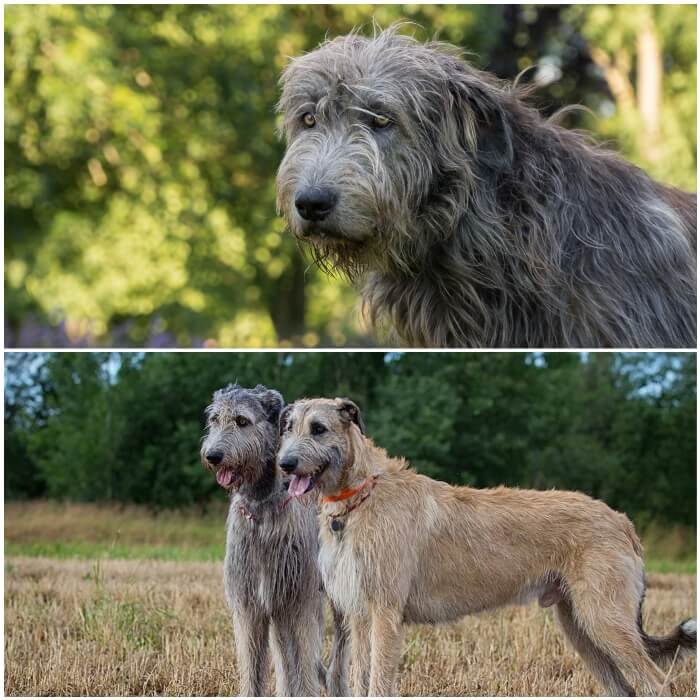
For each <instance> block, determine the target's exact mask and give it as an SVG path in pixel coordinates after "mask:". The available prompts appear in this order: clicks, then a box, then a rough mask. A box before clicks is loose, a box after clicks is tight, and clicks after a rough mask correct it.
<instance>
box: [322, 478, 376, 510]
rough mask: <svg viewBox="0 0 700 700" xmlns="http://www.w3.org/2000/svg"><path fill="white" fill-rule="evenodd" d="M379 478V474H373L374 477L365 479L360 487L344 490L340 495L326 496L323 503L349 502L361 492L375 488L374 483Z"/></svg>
mask: <svg viewBox="0 0 700 700" xmlns="http://www.w3.org/2000/svg"><path fill="white" fill-rule="evenodd" d="M378 478H379V474H373V475H372V476H370V477H368V478H367V479H365V480H364V481H363V482H362V483H361V484H360V485H359V486H356V487H355V488H354V489H353V488H347V489H343V490H342V491H340V492H339V493H336V494H333V495H332V496H324V497H323V498H322V499H321V502H322V503H337V502H338V501H347V500H348V498H352V497H353V496H356V495H357V494H358V493H360V491H362V490H363V489H364V488H366V487H367V486H374V482H375V481H376V480H377V479H378Z"/></svg>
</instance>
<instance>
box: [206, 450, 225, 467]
mask: <svg viewBox="0 0 700 700" xmlns="http://www.w3.org/2000/svg"><path fill="white" fill-rule="evenodd" d="M204 456H205V457H206V458H207V462H209V464H213V465H214V466H217V465H218V464H221V460H222V459H223V458H224V453H223V452H222V451H221V450H209V452H207V453H206V454H205V455H204Z"/></svg>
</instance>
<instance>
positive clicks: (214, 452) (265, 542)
mask: <svg viewBox="0 0 700 700" xmlns="http://www.w3.org/2000/svg"><path fill="white" fill-rule="evenodd" d="M283 406H284V401H283V399H282V396H281V394H280V393H279V392H277V391H274V390H270V389H266V388H265V387H264V386H261V385H258V386H256V387H255V388H254V389H244V388H241V387H239V386H238V385H235V384H232V385H229V386H227V387H226V388H224V389H220V390H219V391H217V392H216V393H215V394H214V398H213V401H212V403H211V404H210V405H209V406H208V408H207V409H206V415H207V433H206V435H205V438H204V440H203V443H202V449H201V458H202V463H203V464H204V466H205V467H206V468H207V469H210V470H211V471H214V472H216V474H217V481H218V482H219V484H220V485H222V486H224V487H225V488H227V489H231V492H232V493H231V504H230V508H229V514H228V520H227V524H226V530H227V536H226V560H225V563H224V583H225V591H226V598H227V601H228V603H229V606H230V607H231V610H232V612H233V623H234V630H235V637H236V647H237V657H238V669H239V675H240V692H241V695H244V696H251V695H255V696H259V695H266V694H267V690H266V686H267V683H266V681H267V675H268V668H269V657H268V647H269V645H271V646H272V654H273V660H274V665H275V680H276V692H277V695H280V696H289V695H301V696H309V695H311V696H314V695H318V694H319V680H322V681H323V683H324V684H325V685H326V687H327V689H328V691H329V693H330V694H331V695H347V689H346V685H345V677H344V669H345V663H344V659H342V658H341V659H338V658H336V657H337V656H338V655H343V654H345V647H346V644H345V638H346V632H345V627H344V625H343V624H342V619H341V618H340V616H339V615H338V614H337V613H336V612H335V611H333V613H334V622H335V640H334V644H333V650H334V656H333V657H332V659H331V669H330V671H329V673H328V676H327V678H326V677H325V671H324V669H323V665H322V663H321V646H322V637H323V594H322V584H321V577H320V574H319V570H318V561H317V559H318V521H317V510H316V507H315V505H314V504H313V503H306V504H304V503H302V502H301V501H299V499H294V500H291V501H290V499H288V497H287V492H286V489H285V487H284V485H283V483H282V479H281V473H280V472H279V471H278V470H277V468H276V466H275V456H276V452H277V447H278V442H279V427H278V418H279V414H280V411H281V410H282V407H283Z"/></svg>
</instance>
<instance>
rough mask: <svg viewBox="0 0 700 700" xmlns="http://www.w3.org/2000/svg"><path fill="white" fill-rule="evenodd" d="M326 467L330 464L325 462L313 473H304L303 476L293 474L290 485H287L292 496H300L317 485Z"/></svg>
mask: <svg viewBox="0 0 700 700" xmlns="http://www.w3.org/2000/svg"><path fill="white" fill-rule="evenodd" d="M326 467H328V464H324V465H323V466H322V467H321V468H320V469H319V470H318V471H317V472H315V473H313V474H303V475H301V476H300V475H298V474H292V478H291V479H290V480H289V485H288V486H287V493H288V494H289V495H290V496H291V497H292V498H298V497H299V496H303V495H304V494H305V493H308V492H309V491H311V490H312V489H313V488H314V487H315V486H316V482H317V481H318V480H319V478H320V476H321V474H323V472H324V471H326Z"/></svg>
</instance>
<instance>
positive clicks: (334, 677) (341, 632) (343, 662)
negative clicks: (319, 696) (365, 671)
mask: <svg viewBox="0 0 700 700" xmlns="http://www.w3.org/2000/svg"><path fill="white" fill-rule="evenodd" d="M331 611H332V613H333V647H332V649H331V656H330V660H329V664H328V672H327V673H326V691H327V692H328V695H332V696H334V697H343V696H346V695H349V694H350V692H349V690H348V687H347V682H346V676H347V666H348V651H349V650H348V647H349V646H350V645H349V644H348V641H349V640H348V630H347V625H346V623H345V617H344V615H343V614H342V613H341V612H340V611H339V610H338V609H337V608H336V607H335V605H333V602H332V601H331Z"/></svg>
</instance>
